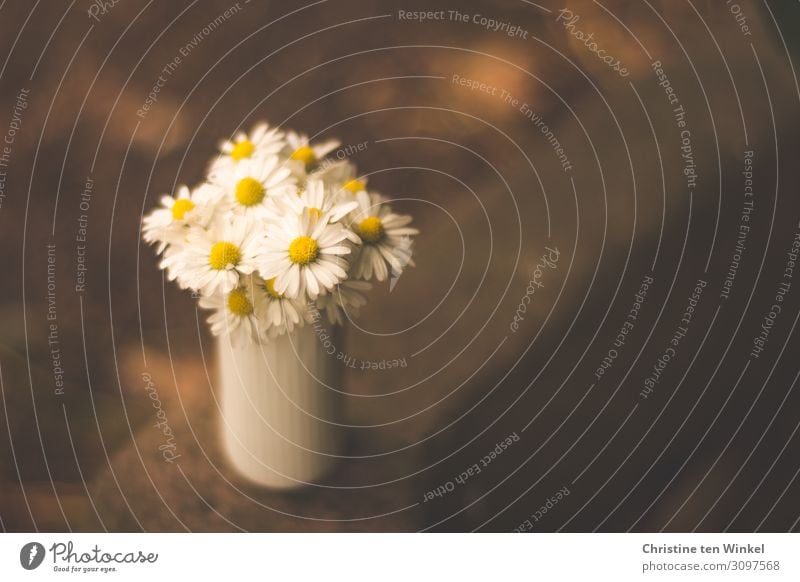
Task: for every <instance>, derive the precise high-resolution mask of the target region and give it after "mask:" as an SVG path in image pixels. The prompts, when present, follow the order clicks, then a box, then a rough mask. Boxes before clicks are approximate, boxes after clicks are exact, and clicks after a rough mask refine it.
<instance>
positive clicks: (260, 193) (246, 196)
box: [236, 178, 267, 206]
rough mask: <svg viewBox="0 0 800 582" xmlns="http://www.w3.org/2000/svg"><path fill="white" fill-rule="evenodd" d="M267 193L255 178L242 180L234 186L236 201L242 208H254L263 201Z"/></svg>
mask: <svg viewBox="0 0 800 582" xmlns="http://www.w3.org/2000/svg"><path fill="white" fill-rule="evenodd" d="M266 193H267V191H266V189H265V188H264V186H263V185H262V184H261V182H259V181H258V180H256V179H255V178H243V179H241V180H239V183H238V184H236V201H237V202H239V204H241V205H242V206H254V205H256V204H260V203H261V201H262V200H264V195H266Z"/></svg>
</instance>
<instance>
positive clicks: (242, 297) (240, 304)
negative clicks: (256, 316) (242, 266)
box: [228, 287, 253, 317]
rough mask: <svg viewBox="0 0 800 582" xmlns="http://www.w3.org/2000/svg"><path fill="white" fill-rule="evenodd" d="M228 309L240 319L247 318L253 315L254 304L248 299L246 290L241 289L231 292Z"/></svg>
mask: <svg viewBox="0 0 800 582" xmlns="http://www.w3.org/2000/svg"><path fill="white" fill-rule="evenodd" d="M228 309H229V310H230V312H231V313H233V314H234V315H238V316H239V317H247V316H248V315H250V314H251V313H253V304H252V303H250V299H248V298H247V291H245V289H244V288H242V287H239V288H238V289H234V290H233V291H231V293H230V295H228Z"/></svg>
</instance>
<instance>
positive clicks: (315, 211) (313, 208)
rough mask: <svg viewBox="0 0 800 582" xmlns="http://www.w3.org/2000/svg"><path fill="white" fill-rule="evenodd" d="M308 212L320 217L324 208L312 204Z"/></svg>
mask: <svg viewBox="0 0 800 582" xmlns="http://www.w3.org/2000/svg"><path fill="white" fill-rule="evenodd" d="M308 213H309V214H310V215H311V216H315V217H317V218H320V217H321V216H322V210H320V209H319V208H317V207H316V206H310V207H309V209H308Z"/></svg>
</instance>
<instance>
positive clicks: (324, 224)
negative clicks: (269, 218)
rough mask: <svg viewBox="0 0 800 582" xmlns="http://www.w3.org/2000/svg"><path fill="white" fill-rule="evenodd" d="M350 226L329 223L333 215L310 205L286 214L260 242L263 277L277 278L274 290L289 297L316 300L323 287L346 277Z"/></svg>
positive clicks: (330, 285)
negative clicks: (296, 212)
mask: <svg viewBox="0 0 800 582" xmlns="http://www.w3.org/2000/svg"><path fill="white" fill-rule="evenodd" d="M347 236H348V235H347V229H346V228H344V227H343V226H342V225H341V224H338V223H334V224H331V223H330V215H326V214H322V215H321V216H317V214H316V213H314V212H311V211H310V210H309V209H308V208H306V209H305V210H303V212H302V214H299V215H297V214H292V213H287V214H286V215H285V216H284V217H283V219H282V220H281V221H280V222H278V223H276V224H275V225H274V227H273V228H271V229H269V230H268V231H267V234H266V236H265V237H264V239H263V241H262V243H261V252H260V256H259V264H258V270H259V272H260V273H261V275H262V277H264V279H272V278H273V277H274V278H275V283H274V285H275V290H276V291H277V292H278V293H279V294H282V295H286V296H287V297H289V298H291V299H294V298H298V297H300V298H302V297H303V296H304V295H307V296H308V298H309V299H316V298H317V296H318V295H319V294H320V292H321V291H322V290H324V289H332V288H333V286H334V285H336V284H337V283H339V282H340V281H341V280H343V279H345V278H346V277H347V261H346V260H345V259H343V258H342V255H348V254H350V252H351V249H350V247H349V246H348V245H347V244H343V242H344V240H345V239H346V238H347Z"/></svg>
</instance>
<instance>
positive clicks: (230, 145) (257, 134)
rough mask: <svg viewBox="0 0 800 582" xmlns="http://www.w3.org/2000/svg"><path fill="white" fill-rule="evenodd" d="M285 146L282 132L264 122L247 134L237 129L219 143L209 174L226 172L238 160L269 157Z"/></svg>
mask: <svg viewBox="0 0 800 582" xmlns="http://www.w3.org/2000/svg"><path fill="white" fill-rule="evenodd" d="M285 147H286V140H285V136H284V133H283V132H282V131H280V130H278V129H277V128H274V127H273V128H270V126H269V125H267V124H266V123H259V124H258V125H256V126H255V127H254V128H253V129H252V130H251V131H250V134H249V135H248V134H247V133H245V132H243V131H239V132H237V133H236V135H234V136H233V139H230V140H223V141H221V142H220V143H219V151H220V154H219V156H217V157H216V158H215V159H214V160H213V161H212V163H211V168H210V169H209V173H210V174H212V175H213V174H216V173H220V172H228V171H230V170H232V169H233V168H234V167H235V166H236V165H237V164H238V163H239V162H241V161H243V160H249V159H258V158H264V157H271V156H274V155H277V154H278V153H280V152H281V151H282V150H283V149H284V148H285Z"/></svg>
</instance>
